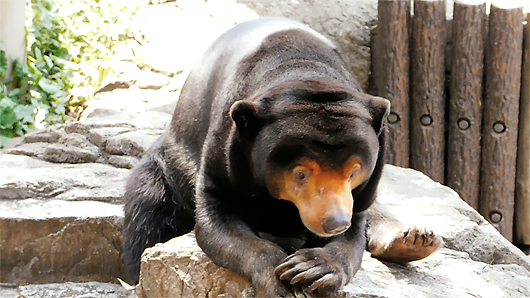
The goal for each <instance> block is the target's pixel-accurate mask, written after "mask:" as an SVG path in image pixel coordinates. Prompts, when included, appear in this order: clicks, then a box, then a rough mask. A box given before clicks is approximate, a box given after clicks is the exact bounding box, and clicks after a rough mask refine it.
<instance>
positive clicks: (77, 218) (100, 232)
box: [0, 199, 125, 284]
mask: <svg viewBox="0 0 530 298" xmlns="http://www.w3.org/2000/svg"><path fill="white" fill-rule="evenodd" d="M122 221H123V210H122V206H121V205H115V204H109V203H104V202H93V201H74V202H72V201H63V200H36V199H26V200H0V257H1V259H0V276H1V279H0V281H1V282H5V283H14V284H24V283H49V282H63V281H90V280H98V281H107V282H109V281H112V282H116V277H122V278H124V276H125V270H124V267H123V264H122V262H121V246H122V240H121V234H120V231H121V226H122Z"/></svg>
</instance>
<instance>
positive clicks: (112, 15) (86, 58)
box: [0, 0, 146, 147]
mask: <svg viewBox="0 0 530 298" xmlns="http://www.w3.org/2000/svg"><path fill="white" fill-rule="evenodd" d="M142 2H146V1H145V0H113V1H110V0H106V1H100V0H31V1H28V7H27V10H26V12H27V15H26V31H27V61H26V62H25V63H21V62H20V61H15V62H14V63H13V66H12V67H13V71H12V75H11V76H10V77H9V78H6V77H5V74H6V71H7V67H8V66H7V60H6V57H5V53H3V52H0V147H3V146H4V145H5V144H6V143H7V142H8V141H9V139H11V138H13V137H15V136H21V135H23V134H24V133H26V132H28V131H31V130H32V129H35V128H40V127H44V126H49V125H52V124H55V123H62V122H64V121H65V120H68V119H75V118H76V117H78V115H79V113H80V111H81V110H82V105H83V103H84V102H85V101H86V100H87V99H89V98H90V97H91V96H92V95H93V93H94V91H95V90H96V89H97V88H98V86H99V84H100V83H101V82H102V80H103V79H104V78H105V76H106V75H107V74H108V73H109V71H110V69H111V68H110V67H111V65H110V61H111V58H112V56H113V54H114V51H115V49H116V46H117V43H118V42H120V41H123V40H126V39H127V38H129V36H130V35H131V32H130V30H131V25H132V19H131V17H132V16H133V15H134V13H135V12H136V11H137V9H138V7H139V6H140V5H141V4H142ZM8 87H9V88H8Z"/></svg>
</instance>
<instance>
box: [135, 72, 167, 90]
mask: <svg viewBox="0 0 530 298" xmlns="http://www.w3.org/2000/svg"><path fill="white" fill-rule="evenodd" d="M170 82H171V78H170V77H168V76H165V75H163V74H160V73H155V72H148V74H146V75H144V76H143V78H142V79H140V81H139V82H138V88H140V89H153V90H158V89H160V88H162V87H164V86H167V85H168V84H169V83H170Z"/></svg>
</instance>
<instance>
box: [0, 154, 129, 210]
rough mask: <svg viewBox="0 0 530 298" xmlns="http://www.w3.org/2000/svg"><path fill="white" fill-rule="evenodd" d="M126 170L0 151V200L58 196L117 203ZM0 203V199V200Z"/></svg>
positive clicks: (67, 198) (77, 199)
mask: <svg viewBox="0 0 530 298" xmlns="http://www.w3.org/2000/svg"><path fill="white" fill-rule="evenodd" d="M127 174H128V170H125V169H117V168H115V167H112V166H110V165H105V164H95V163H87V164H78V165H75V166H74V165H70V164H55V163H49V162H45V161H41V160H38V159H34V158H31V157H27V156H17V155H11V154H0V200H6V199H7V200H15V199H27V198H35V199H60V200H72V201H74V200H75V201H81V200H95V201H106V202H117V201H120V200H121V197H122V195H123V191H124V187H125V181H126V179H127ZM0 202H1V201H0Z"/></svg>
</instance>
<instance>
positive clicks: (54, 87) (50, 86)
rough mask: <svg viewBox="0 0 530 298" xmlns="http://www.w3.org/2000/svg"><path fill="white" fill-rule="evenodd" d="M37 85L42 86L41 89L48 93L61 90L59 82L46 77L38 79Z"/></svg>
mask: <svg viewBox="0 0 530 298" xmlns="http://www.w3.org/2000/svg"><path fill="white" fill-rule="evenodd" d="M39 86H40V87H41V88H42V90H44V91H45V92H48V93H50V94H54V93H57V92H59V91H61V86H60V85H59V84H57V83H55V82H54V81H51V80H48V79H46V78H42V79H40V81H39Z"/></svg>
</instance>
